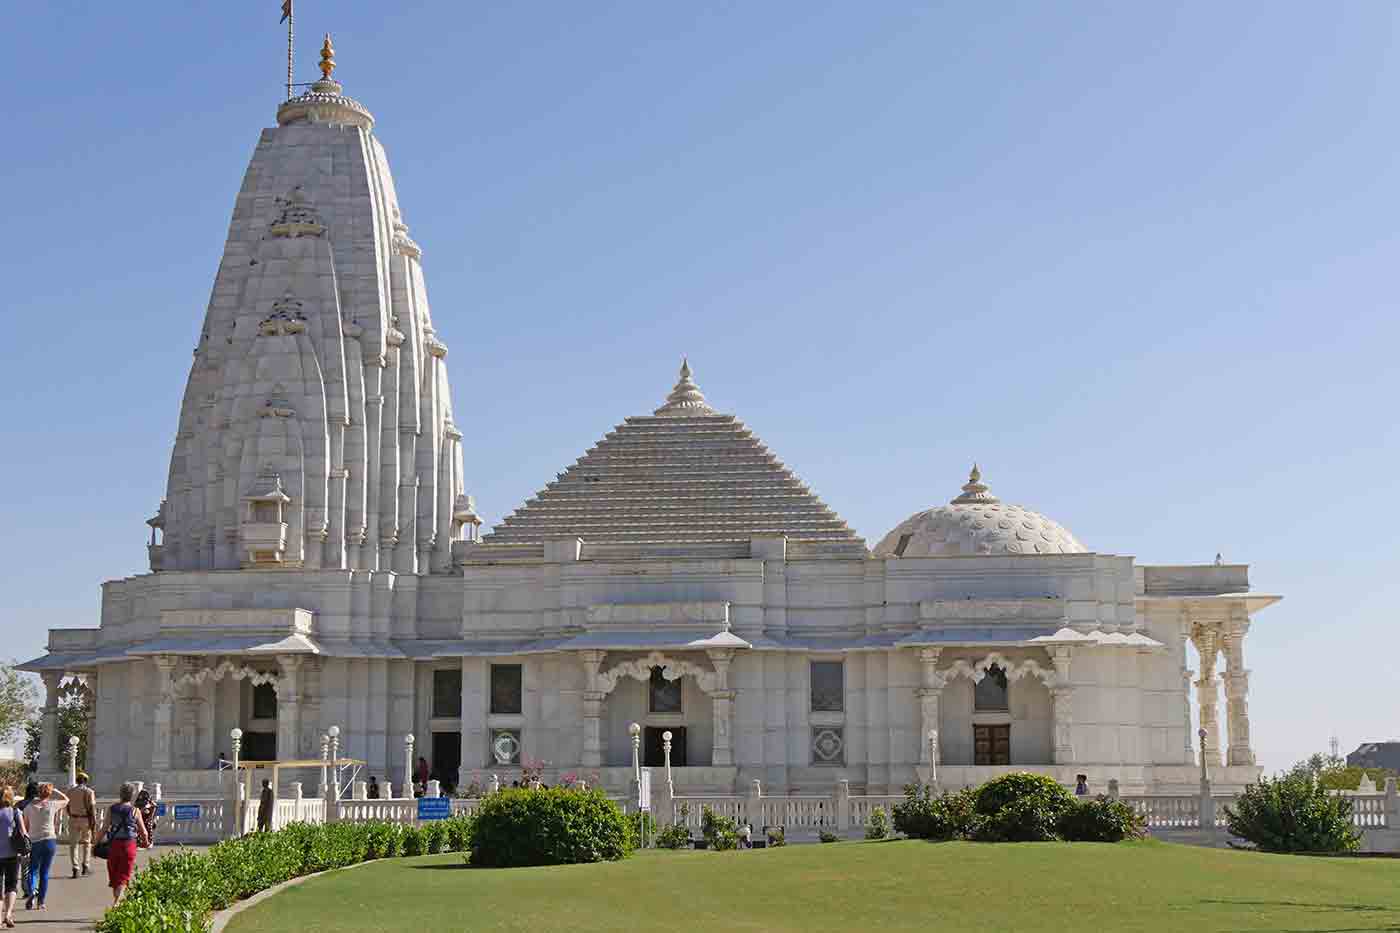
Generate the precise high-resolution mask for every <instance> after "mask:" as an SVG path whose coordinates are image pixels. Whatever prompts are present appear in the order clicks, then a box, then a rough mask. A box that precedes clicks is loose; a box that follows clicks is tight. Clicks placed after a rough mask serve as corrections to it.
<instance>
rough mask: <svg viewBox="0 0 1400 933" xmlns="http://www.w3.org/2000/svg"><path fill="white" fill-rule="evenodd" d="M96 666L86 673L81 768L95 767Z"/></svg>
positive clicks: (90, 769) (87, 769)
mask: <svg viewBox="0 0 1400 933" xmlns="http://www.w3.org/2000/svg"><path fill="white" fill-rule="evenodd" d="M97 670H98V669H97V668H93V670H92V673H90V674H88V675H87V696H86V700H87V706H86V707H85V708H84V710H83V719H84V722H83V748H84V749H86V751H87V758H86V764H85V765H84V768H83V770H85V771H89V772H90V771H92V769H93V768H95V767H97V677H98V674H97Z"/></svg>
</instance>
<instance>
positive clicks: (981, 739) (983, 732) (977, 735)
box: [972, 725, 1011, 765]
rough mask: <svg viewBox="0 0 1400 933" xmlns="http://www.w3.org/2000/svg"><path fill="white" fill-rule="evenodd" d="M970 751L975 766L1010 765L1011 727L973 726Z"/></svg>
mask: <svg viewBox="0 0 1400 933" xmlns="http://www.w3.org/2000/svg"><path fill="white" fill-rule="evenodd" d="M972 750H973V757H972V763H973V764H975V765H1009V764H1011V727H1010V726H1009V725H1006V726H973V727H972Z"/></svg>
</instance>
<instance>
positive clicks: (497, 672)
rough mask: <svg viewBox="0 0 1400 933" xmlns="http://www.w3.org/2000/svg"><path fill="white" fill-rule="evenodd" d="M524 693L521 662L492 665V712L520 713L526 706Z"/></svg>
mask: <svg viewBox="0 0 1400 933" xmlns="http://www.w3.org/2000/svg"><path fill="white" fill-rule="evenodd" d="M524 693H525V690H524V680H523V676H522V673H521V666H520V665H519V664H492V665H491V712H493V713H498V714H506V715H519V714H520V713H521V712H522V711H523V710H524V707H525V697H524Z"/></svg>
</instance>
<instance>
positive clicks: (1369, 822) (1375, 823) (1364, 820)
mask: <svg viewBox="0 0 1400 933" xmlns="http://www.w3.org/2000/svg"><path fill="white" fill-rule="evenodd" d="M1347 797H1348V798H1350V800H1351V822H1352V824H1353V825H1354V826H1359V827H1361V828H1362V829H1388V828H1390V825H1389V823H1388V821H1387V816H1388V814H1387V812H1386V800H1385V794H1356V793H1352V794H1348V795H1347Z"/></svg>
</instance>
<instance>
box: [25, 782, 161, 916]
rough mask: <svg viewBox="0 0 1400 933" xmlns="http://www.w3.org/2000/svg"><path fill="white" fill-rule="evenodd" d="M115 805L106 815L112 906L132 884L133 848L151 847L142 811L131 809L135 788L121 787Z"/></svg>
mask: <svg viewBox="0 0 1400 933" xmlns="http://www.w3.org/2000/svg"><path fill="white" fill-rule="evenodd" d="M117 796H118V801H117V802H116V803H114V804H112V807H111V809H109V810H108V811H107V834H106V840H107V844H108V851H107V884H108V885H109V886H110V887H111V889H112V903H113V904H115V903H117V901H120V900H121V899H122V895H123V894H124V893H126V886H127V885H128V884H130V883H131V873H132V871H133V870H134V869H135V868H136V846H137V844H138V843H140V844H141V846H142V847H145V846H148V845H150V837H149V836H147V835H146V824H145V822H144V821H143V820H142V819H141V811H139V810H137V809H136V807H134V806H132V803H131V799H132V798H133V797H135V796H136V788H135V787H134V786H133V785H132V784H130V783H127V784H123V785H122V787H121V790H120V791H119V792H118V794H117ZM11 925H12V926H13V924H11Z"/></svg>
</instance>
